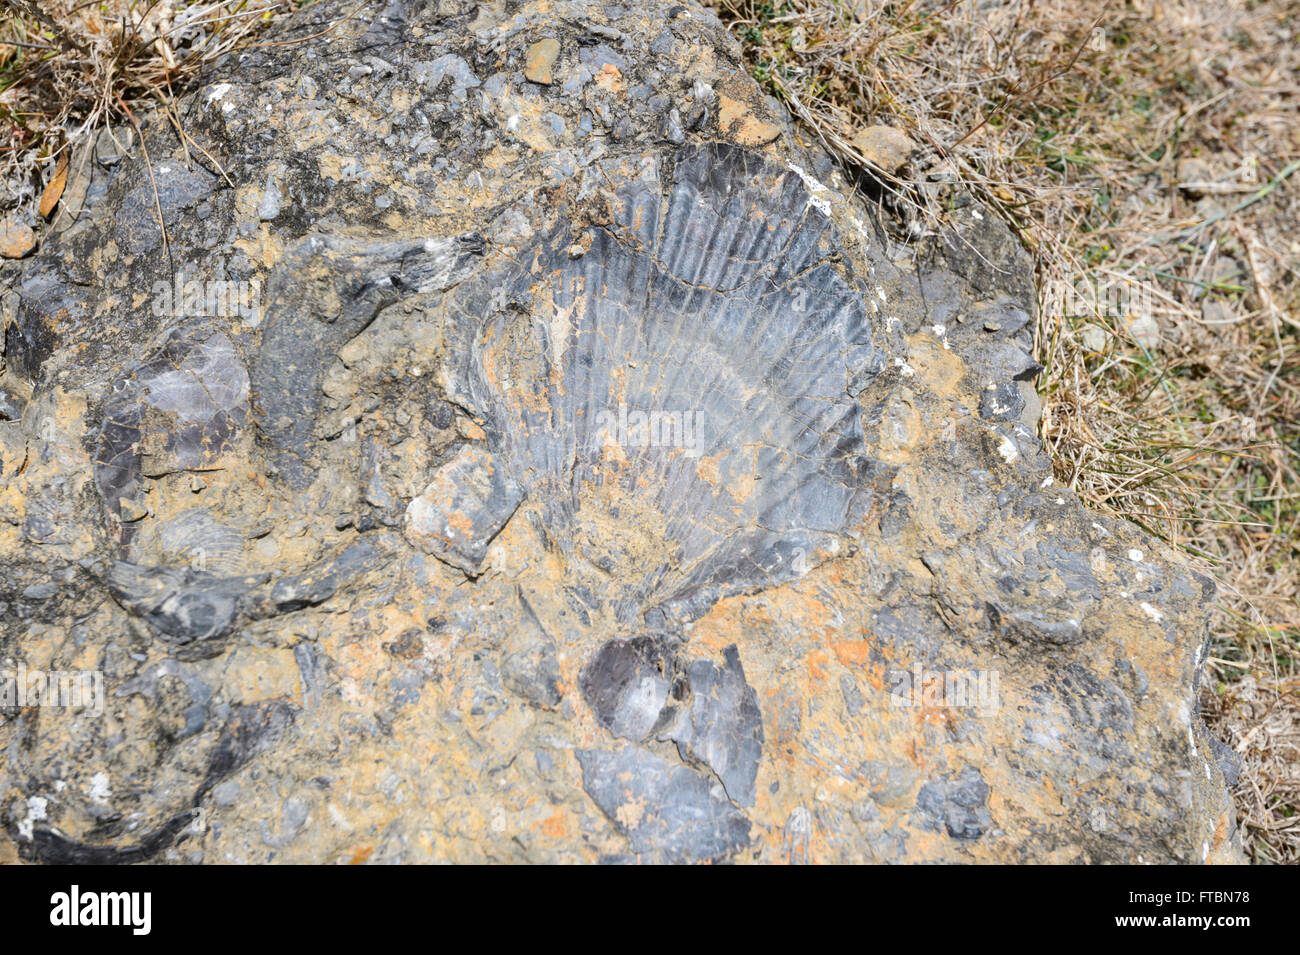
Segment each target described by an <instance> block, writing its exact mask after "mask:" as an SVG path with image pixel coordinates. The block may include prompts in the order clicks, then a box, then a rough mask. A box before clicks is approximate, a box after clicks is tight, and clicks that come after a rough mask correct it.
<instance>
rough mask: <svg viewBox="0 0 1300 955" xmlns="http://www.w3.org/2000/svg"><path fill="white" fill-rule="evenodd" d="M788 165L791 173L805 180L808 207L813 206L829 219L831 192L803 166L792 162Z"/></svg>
mask: <svg viewBox="0 0 1300 955" xmlns="http://www.w3.org/2000/svg"><path fill="white" fill-rule="evenodd" d="M786 165H787V166H788V167H789V168H790V171H791V172H793V173H794V174H795V175H796V176H798V177H799V178H800V179H801V180H803V184H804V188H805V189H807V190H808V205H810V206H812V207H813V208H814V209H816V210H817V211H818V212H820V213H821V214H822V215H824V216H826V218H828V219H829V218H830V216H831V203H830V199H829V196H830V194H831V191H830V190H829V189H827V188H826V187H825V186H823V185H822V184H821V183H820V182H818V181H817V180H816V179H814V178H813V177H812V176H810V175H808V173H807V172H806V171H805V170H804V169H803V167H802V166H799V165H797V164H796V163H792V162H788V163H786Z"/></svg>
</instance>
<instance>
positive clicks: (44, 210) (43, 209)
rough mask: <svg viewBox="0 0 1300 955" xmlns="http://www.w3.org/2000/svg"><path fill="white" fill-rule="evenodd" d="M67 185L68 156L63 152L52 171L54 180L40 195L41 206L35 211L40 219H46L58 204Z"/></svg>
mask: <svg viewBox="0 0 1300 955" xmlns="http://www.w3.org/2000/svg"><path fill="white" fill-rule="evenodd" d="M67 184H68V154H67V153H66V152H64V154H63V155H62V156H60V157H59V165H58V166H57V167H56V168H55V170H54V178H53V179H51V180H50V184H49V185H48V186H46V187H45V191H44V192H43V193H41V204H40V206H39V207H38V208H37V211H38V212H39V213H40V214H41V218H42V219H48V218H49V217H50V213H51V212H53V211H54V207H55V206H57V205H58V204H59V199H60V198H61V197H62V196H63V188H64V187H65V186H66V185H67Z"/></svg>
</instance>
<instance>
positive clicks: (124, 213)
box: [0, 0, 1239, 863]
mask: <svg viewBox="0 0 1300 955" xmlns="http://www.w3.org/2000/svg"><path fill="white" fill-rule="evenodd" d="M355 7H356V5H355V4H352V3H347V2H342V0H322V2H320V3H317V4H314V5H312V6H310V7H307V8H305V9H304V10H302V11H300V12H299V13H298V14H296V16H295V18H293V19H290V20H289V21H288V22H287V23H285V24H283V25H281V26H280V27H279V28H278V31H279V32H278V35H277V36H276V37H275V39H277V40H285V41H300V42H286V43H279V44H266V45H263V46H261V47H259V48H256V49H253V50H248V51H244V52H242V53H239V54H235V55H233V56H232V57H231V58H230V59H229V60H228V61H226V62H225V63H224V64H223V65H221V66H219V67H218V68H217V69H216V70H215V71H214V72H213V75H212V76H211V77H210V78H209V80H208V82H207V83H206V85H204V86H203V87H201V88H199V89H198V90H196V91H195V92H194V93H193V94H192V95H190V96H189V97H188V98H187V99H186V100H185V102H184V103H183V104H182V108H181V109H180V110H179V115H180V117H181V118H182V120H183V123H184V127H185V130H186V133H187V135H188V137H190V139H189V140H187V141H186V142H184V143H182V142H178V141H177V140H176V139H175V134H174V130H173V127H172V126H171V124H170V123H168V122H167V120H166V119H165V118H161V117H159V118H154V119H152V120H151V121H149V122H148V123H147V128H146V139H145V144H146V145H147V147H148V148H147V154H148V156H149V157H150V158H151V159H152V161H153V167H152V170H150V169H149V168H147V167H146V165H145V163H146V159H145V152H146V150H140V149H133V150H131V153H130V155H129V156H123V157H122V158H121V159H120V161H118V162H115V163H113V164H111V165H102V166H100V167H96V168H95V169H94V170H93V175H94V177H95V178H94V180H93V181H92V182H90V183H89V184H88V185H86V186H85V197H86V199H85V208H84V209H83V210H82V211H81V214H80V215H77V216H67V217H65V219H66V220H67V221H60V223H59V224H58V225H57V226H56V227H55V231H54V232H53V234H51V235H49V236H47V237H44V238H43V240H42V244H41V248H40V251H39V252H38V253H37V254H36V255H34V256H32V257H30V258H28V259H25V260H23V261H21V262H19V261H12V262H7V263H5V264H4V265H3V270H4V271H3V272H0V275H3V280H4V286H3V291H0V295H3V298H2V299H0V304H2V306H3V308H2V310H0V315H2V317H3V322H4V362H5V374H4V377H3V378H2V379H0V389H2V390H0V411H3V412H4V413H3V415H0V417H2V418H3V419H4V420H0V474H2V475H3V481H2V482H0V669H5V670H6V671H11V672H17V671H18V669H19V668H20V667H21V668H23V672H25V673H31V672H37V671H39V672H44V673H51V672H60V673H80V672H90V673H97V674H99V675H100V676H101V677H102V686H103V701H102V702H103V705H102V709H96V708H95V707H89V706H81V707H78V706H66V707H64V706H55V705H48V701H39V703H40V705H36V703H34V701H33V700H32V699H30V698H28V699H26V700H19V699H18V698H17V697H16V696H14V695H10V696H7V697H4V698H3V699H0V861H4V860H6V859H9V860H12V859H15V858H17V859H23V860H28V861H36V862H140V861H150V862H176V863H187V862H189V863H193V862H210V863H216V862H266V861H273V862H362V861H370V862H424V861H441V860H450V861H465V862H469V861H528V862H597V861H610V862H805V861H817V862H890V863H906V862H1189V863H1200V862H1203V861H1207V860H1209V861H1235V860H1236V859H1237V858H1238V855H1239V849H1238V845H1237V837H1236V834H1235V827H1234V816H1233V811H1232V807H1231V805H1230V803H1229V801H1228V797H1227V793H1226V788H1225V784H1224V776H1223V769H1222V767H1221V766H1220V759H1219V753H1220V747H1219V746H1218V745H1217V744H1216V742H1215V741H1214V740H1212V739H1211V738H1210V737H1209V736H1208V734H1207V732H1206V730H1205V727H1204V725H1203V723H1202V721H1201V719H1200V717H1199V714H1198V712H1197V704H1196V698H1197V696H1196V683H1197V679H1198V674H1199V672H1200V669H1201V664H1202V662H1203V657H1204V654H1205V648H1206V640H1207V616H1206V615H1207V608H1208V606H1209V604H1210V602H1211V601H1212V599H1213V595H1214V587H1213V584H1212V583H1211V582H1210V581H1209V580H1208V579H1206V578H1205V577H1203V576H1201V575H1199V574H1198V573H1196V572H1195V571H1193V570H1192V569H1189V567H1188V566H1186V565H1185V563H1184V562H1183V561H1182V560H1181V559H1180V557H1179V556H1178V555H1177V554H1175V553H1173V552H1172V551H1170V550H1169V549H1167V548H1166V547H1164V546H1163V545H1161V544H1160V543H1159V542H1157V541H1155V540H1152V539H1151V538H1149V537H1148V536H1147V535H1145V534H1144V533H1143V532H1142V531H1140V530H1139V529H1138V528H1136V527H1134V526H1132V525H1129V524H1126V523H1124V522H1121V521H1118V520H1115V519H1113V518H1111V517H1106V516H1102V515H1098V514H1094V513H1090V512H1088V511H1087V510H1085V509H1084V508H1083V507H1082V506H1081V505H1080V503H1079V501H1078V500H1077V499H1076V498H1075V496H1074V495H1073V494H1071V493H1070V492H1069V491H1068V490H1066V489H1063V488H1059V487H1057V486H1055V485H1054V484H1053V482H1052V475H1051V467H1050V462H1049V461H1048V460H1047V458H1046V456H1045V455H1044V453H1043V451H1042V448H1041V445H1040V444H1039V442H1038V440H1037V439H1036V437H1035V430H1036V424H1037V414H1038V404H1037V400H1036V398H1035V392H1034V387H1033V380H1034V378H1035V376H1036V375H1037V374H1038V372H1039V371H1040V370H1041V369H1040V367H1039V366H1038V365H1037V364H1036V363H1035V361H1034V360H1033V358H1032V356H1031V348H1032V335H1033V326H1034V294H1033V292H1034V290H1033V281H1032V271H1031V266H1030V262H1029V260H1028V257H1027V256H1026V254H1025V253H1024V251H1023V250H1022V249H1021V248H1020V247H1019V245H1018V244H1017V243H1016V241H1015V240H1014V238H1013V236H1012V235H1011V234H1010V233H1009V232H1008V231H1007V229H1006V228H1005V227H1004V226H1003V225H1001V224H1000V223H999V222H998V220H996V219H995V217H994V216H993V215H992V214H991V213H989V212H987V211H985V210H983V209H981V208H980V207H979V206H978V205H976V204H974V203H969V204H966V205H964V206H961V207H959V208H957V209H955V210H954V212H953V224H952V227H951V228H950V229H948V230H947V231H946V232H944V233H943V234H942V235H940V236H938V237H937V238H934V237H932V238H930V239H928V240H926V241H925V242H924V243H923V244H919V245H915V244H907V243H905V242H902V241H900V240H899V239H898V238H897V237H896V235H895V233H894V232H893V231H891V229H889V228H888V223H884V222H882V221H879V220H878V219H877V218H876V216H875V215H874V214H873V213H872V212H871V211H869V210H868V209H867V208H866V207H865V206H864V205H862V204H859V203H858V202H857V201H856V200H855V199H854V198H853V196H852V191H851V189H850V188H849V187H848V186H846V184H845V183H844V181H843V179H842V178H841V177H840V176H839V174H838V172H837V171H836V169H835V168H834V166H833V165H832V163H831V162H830V161H829V160H828V159H827V158H826V157H825V156H823V155H820V154H818V153H817V152H816V150H815V149H813V148H812V147H811V146H810V145H809V144H806V143H801V142H800V141H799V139H798V137H797V134H796V133H795V131H794V129H793V128H792V127H791V125H790V124H789V121H788V120H787V118H786V117H785V116H783V115H782V114H781V112H780V111H779V107H778V106H776V104H774V103H772V102H771V101H769V100H767V99H766V98H765V97H764V96H763V95H762V94H761V93H760V91H759V89H758V88H757V86H756V85H755V84H754V83H753V81H752V80H751V79H750V78H749V77H748V76H747V75H746V74H745V72H744V69H743V66H742V64H741V62H740V58H739V51H738V49H737V47H736V45H735V43H734V42H733V41H732V40H731V39H730V37H729V36H728V35H727V33H726V31H725V30H724V29H723V28H722V27H721V26H720V24H719V23H718V22H717V21H716V20H715V19H714V18H713V17H712V16H711V15H710V14H707V13H705V12H703V11H702V10H701V9H699V8H698V7H695V6H693V5H689V4H677V3H673V4H668V3H661V2H658V0H650V2H647V3H641V4H636V5H632V6H615V5H605V4H593V3H590V2H577V0H560V2H546V3H542V2H523V3H517V4H516V3H511V4H498V3H482V4H478V3H472V2H462V0H438V2H421V0H390V2H388V3H387V4H379V5H362V9H360V10H354V8H355ZM349 12H355V16H352V17H351V18H350V19H346V20H344V21H343V22H341V23H339V24H338V25H337V26H335V27H334V28H333V29H330V30H328V31H326V29H325V28H326V27H327V26H328V24H329V23H330V22H332V21H334V20H336V19H338V18H340V17H342V16H343V15H344V14H347V13H349ZM196 147H202V148H201V149H200V148H196ZM155 187H156V190H157V195H156V197H155V191H154V190H155ZM155 206H157V207H159V208H161V210H162V213H163V216H164V222H165V225H166V235H165V237H164V234H163V231H162V230H161V229H160V228H159V225H158V223H157V221H156V219H155V215H154V214H155ZM0 675H3V674H0ZM1224 765H1228V763H1227V760H1226V758H1225V763H1224Z"/></svg>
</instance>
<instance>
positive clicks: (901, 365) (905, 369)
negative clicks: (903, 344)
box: [894, 358, 916, 378]
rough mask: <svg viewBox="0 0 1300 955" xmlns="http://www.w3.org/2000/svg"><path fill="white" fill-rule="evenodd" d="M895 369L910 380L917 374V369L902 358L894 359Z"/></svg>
mask: <svg viewBox="0 0 1300 955" xmlns="http://www.w3.org/2000/svg"><path fill="white" fill-rule="evenodd" d="M894 367H895V368H897V369H898V370H899V371H901V372H902V373H903V377H904V378H910V377H912V375H915V374H916V369H915V368H913V367H912V366H911V365H909V364H908V363H907V362H905V361H903V359H901V358H895V359H894Z"/></svg>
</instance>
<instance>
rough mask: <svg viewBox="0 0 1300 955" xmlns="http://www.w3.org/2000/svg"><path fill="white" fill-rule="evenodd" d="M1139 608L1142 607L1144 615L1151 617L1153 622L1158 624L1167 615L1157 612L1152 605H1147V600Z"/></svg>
mask: <svg viewBox="0 0 1300 955" xmlns="http://www.w3.org/2000/svg"><path fill="white" fill-rule="evenodd" d="M1138 606H1140V607H1141V608H1142V612H1143V613H1144V614H1146V615H1147V616H1148V617H1150V618H1151V619H1152V620H1154V621H1155V622H1156V623H1159V622H1160V621H1161V620H1163V619H1165V615H1164V614H1162V613H1161V612H1160V611H1159V610H1157V609H1156V608H1155V607H1153V606H1151V605H1150V604H1149V603H1147V602H1146V601H1145V600H1144V601H1142V603H1140V604H1139V605H1138Z"/></svg>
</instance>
